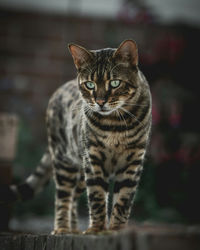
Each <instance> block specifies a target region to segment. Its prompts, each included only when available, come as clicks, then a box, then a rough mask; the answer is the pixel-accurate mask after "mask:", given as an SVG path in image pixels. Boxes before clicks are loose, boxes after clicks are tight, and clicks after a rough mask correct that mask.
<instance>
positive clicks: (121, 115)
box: [118, 109, 127, 127]
mask: <svg viewBox="0 0 200 250" xmlns="http://www.w3.org/2000/svg"><path fill="white" fill-rule="evenodd" d="M118 112H119V115H120V117H122V119H123V121H124V124H125V126H126V127H127V123H126V120H125V119H124V116H123V114H122V113H121V112H120V110H119V109H118Z"/></svg>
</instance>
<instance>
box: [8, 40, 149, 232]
mask: <svg viewBox="0 0 200 250" xmlns="http://www.w3.org/2000/svg"><path fill="white" fill-rule="evenodd" d="M69 50H70V52H71V54H72V57H73V60H74V64H75V66H76V68H77V72H78V77H77V79H75V80H72V81H70V82H67V83H66V84H65V85H63V86H61V87H60V88H59V89H58V90H57V91H56V92H55V93H54V95H53V96H52V98H51V99H50V102H49V105H48V109H47V116H46V122H47V133H48V149H47V151H46V153H45V154H44V156H43V158H42V160H41V162H40V164H39V166H38V167H37V168H36V170H35V172H34V173H33V174H32V175H31V176H30V177H28V178H27V180H26V181H25V183H24V184H22V185H19V186H14V185H13V186H11V188H10V189H9V192H8V193H9V194H8V195H10V199H17V198H21V199H29V198H30V197H31V196H32V195H33V194H35V193H36V192H38V191H39V190H40V189H41V187H43V186H44V184H45V183H46V182H47V181H48V180H49V179H50V177H51V175H52V172H53V177H54V181H55V185H56V198H55V225H54V231H53V233H54V234H61V233H73V232H77V230H78V228H77V209H76V201H77V199H78V197H79V196H80V194H81V193H82V192H83V190H84V189H85V187H86V188H87V196H88V206H89V228H88V229H87V230H86V231H85V233H88V234H89V233H97V232H100V231H104V230H107V229H108V230H119V229H122V228H124V227H125V225H126V224H127V221H128V218H129V215H130V210H131V205H132V203H133V198H134V196H135V193H136V188H137V186H138V182H139V179H140V176H141V173H142V168H143V161H144V157H145V152H146V148H147V144H148V140H149V134H150V129H151V94H150V90H149V86H148V83H147V81H146V79H145V77H144V75H143V74H142V72H141V71H140V70H139V68H138V51H137V46H136V43H135V42H134V41H133V40H125V41H124V42H122V43H121V45H120V46H119V47H118V48H117V49H111V48H107V49H100V50H87V49H85V48H83V47H81V46H78V45H75V44H70V45H69ZM51 166H52V167H51ZM52 170H53V171H52ZM112 176H114V180H115V184H114V191H113V192H114V194H113V207H112V213H111V216H110V220H109V222H108V216H107V196H108V187H109V179H110V178H111V177H112Z"/></svg>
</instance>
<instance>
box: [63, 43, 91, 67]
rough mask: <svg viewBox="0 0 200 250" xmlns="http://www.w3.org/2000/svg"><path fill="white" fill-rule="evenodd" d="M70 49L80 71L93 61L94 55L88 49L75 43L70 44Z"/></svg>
mask: <svg viewBox="0 0 200 250" xmlns="http://www.w3.org/2000/svg"><path fill="white" fill-rule="evenodd" d="M68 48H69V51H70V53H71V55H72V57H73V60H74V64H75V66H76V68H77V69H78V70H80V69H81V68H84V67H85V66H87V65H88V63H90V62H91V61H92V58H93V55H92V53H91V52H90V51H88V50H87V49H85V48H83V47H81V46H79V45H76V44H73V43H71V44H69V45H68Z"/></svg>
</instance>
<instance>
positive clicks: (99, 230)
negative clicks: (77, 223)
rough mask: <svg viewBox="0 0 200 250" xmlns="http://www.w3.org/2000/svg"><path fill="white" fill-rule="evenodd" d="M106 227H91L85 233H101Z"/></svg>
mask: <svg viewBox="0 0 200 250" xmlns="http://www.w3.org/2000/svg"><path fill="white" fill-rule="evenodd" d="M105 230H106V229H105V228H97V227H89V228H88V229H87V230H86V231H84V232H83V234H99V233H100V232H102V231H105Z"/></svg>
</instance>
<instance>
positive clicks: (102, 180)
mask: <svg viewBox="0 0 200 250" xmlns="http://www.w3.org/2000/svg"><path fill="white" fill-rule="evenodd" d="M85 176H86V185H87V195H88V206H89V228H88V229H87V230H86V231H85V233H86V234H93V233H97V232H100V231H103V230H105V229H106V225H107V194H108V178H107V176H106V173H105V171H104V166H103V163H102V162H101V161H100V159H99V160H98V156H94V155H90V160H87V164H86V165H85Z"/></svg>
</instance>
